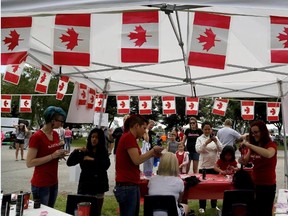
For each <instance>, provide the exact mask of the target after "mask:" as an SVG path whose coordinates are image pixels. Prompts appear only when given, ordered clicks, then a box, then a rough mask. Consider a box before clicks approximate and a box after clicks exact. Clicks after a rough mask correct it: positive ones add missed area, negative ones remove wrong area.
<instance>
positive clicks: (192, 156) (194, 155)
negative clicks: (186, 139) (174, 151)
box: [189, 152, 200, 161]
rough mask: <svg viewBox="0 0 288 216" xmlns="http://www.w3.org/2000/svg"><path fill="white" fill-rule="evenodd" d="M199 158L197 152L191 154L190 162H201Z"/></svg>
mask: <svg viewBox="0 0 288 216" xmlns="http://www.w3.org/2000/svg"><path fill="white" fill-rule="evenodd" d="M199 156H200V154H198V153H197V152H189V160H195V161H199Z"/></svg>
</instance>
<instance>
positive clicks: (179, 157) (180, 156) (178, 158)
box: [176, 151, 185, 165]
mask: <svg viewBox="0 0 288 216" xmlns="http://www.w3.org/2000/svg"><path fill="white" fill-rule="evenodd" d="M184 154H185V152H183V154H182V155H180V154H179V152H178V151H177V152H176V157H177V160H178V164H179V165H181V164H182V163H183V160H184Z"/></svg>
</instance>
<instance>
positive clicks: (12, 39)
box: [3, 29, 23, 51]
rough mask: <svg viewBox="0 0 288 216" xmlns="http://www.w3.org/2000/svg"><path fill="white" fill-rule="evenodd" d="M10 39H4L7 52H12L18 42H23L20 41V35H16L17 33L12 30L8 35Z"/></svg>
mask: <svg viewBox="0 0 288 216" xmlns="http://www.w3.org/2000/svg"><path fill="white" fill-rule="evenodd" d="M9 35H10V36H11V37H5V38H4V40H3V41H4V44H9V45H8V50H11V51H12V50H13V49H14V48H15V47H16V46H18V45H19V41H21V40H23V39H20V38H19V37H20V35H19V34H18V33H17V31H16V30H15V29H14V30H13V31H10V34H9Z"/></svg>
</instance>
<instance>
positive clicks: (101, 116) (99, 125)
mask: <svg viewBox="0 0 288 216" xmlns="http://www.w3.org/2000/svg"><path fill="white" fill-rule="evenodd" d="M108 83H109V79H105V86H104V90H103V94H104V96H105V97H104V98H103V103H102V104H101V109H100V110H101V112H100V116H99V122H98V128H101V122H102V118H103V112H102V110H103V106H104V100H107V98H108V94H107V88H108Z"/></svg>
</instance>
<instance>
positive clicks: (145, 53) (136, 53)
mask: <svg viewBox="0 0 288 216" xmlns="http://www.w3.org/2000/svg"><path fill="white" fill-rule="evenodd" d="M121 61H122V62H138V63H145V62H146V63H147V62H150V63H158V61H159V50H158V49H142V48H141V49H132V48H122V49H121Z"/></svg>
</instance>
